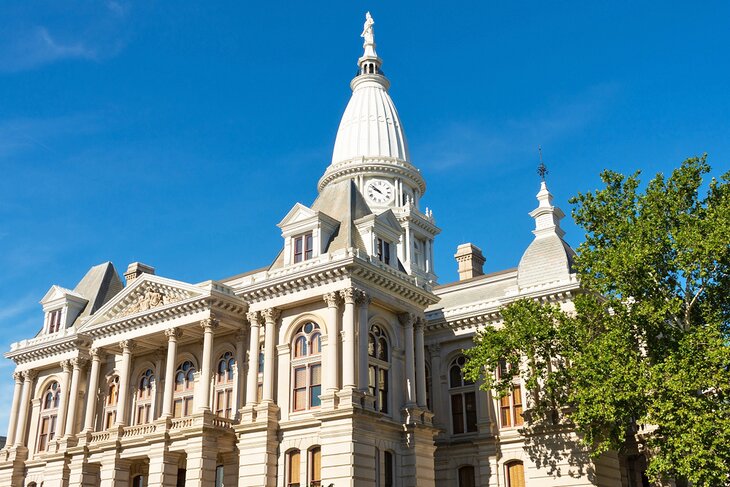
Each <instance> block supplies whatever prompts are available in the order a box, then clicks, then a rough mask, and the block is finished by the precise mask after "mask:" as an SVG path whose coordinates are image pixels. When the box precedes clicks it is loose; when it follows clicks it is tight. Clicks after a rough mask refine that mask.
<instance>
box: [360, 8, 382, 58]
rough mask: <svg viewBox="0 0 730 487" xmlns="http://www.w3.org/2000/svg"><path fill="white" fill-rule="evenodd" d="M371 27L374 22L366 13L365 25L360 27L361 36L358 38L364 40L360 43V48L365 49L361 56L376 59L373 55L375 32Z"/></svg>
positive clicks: (375, 55) (374, 54) (368, 13)
mask: <svg viewBox="0 0 730 487" xmlns="http://www.w3.org/2000/svg"><path fill="white" fill-rule="evenodd" d="M373 25H375V21H374V20H373V17H372V15H370V12H366V13H365V24H364V25H363V26H362V34H360V37H362V38H363V39H364V40H363V43H362V47H363V48H364V49H365V52H364V53H363V55H362V56H363V57H378V55H377V54H376V53H375V32H374V31H373Z"/></svg>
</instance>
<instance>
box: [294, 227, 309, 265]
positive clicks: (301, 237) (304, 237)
mask: <svg viewBox="0 0 730 487" xmlns="http://www.w3.org/2000/svg"><path fill="white" fill-rule="evenodd" d="M297 246H299V249H298V250H297ZM312 258H314V232H312V231H309V232H304V233H300V234H298V235H294V236H293V237H292V263H293V264H299V263H302V262H304V261H307V260H312Z"/></svg>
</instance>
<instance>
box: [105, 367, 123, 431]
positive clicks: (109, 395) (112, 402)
mask: <svg viewBox="0 0 730 487" xmlns="http://www.w3.org/2000/svg"><path fill="white" fill-rule="evenodd" d="M106 391H107V392H106V396H105V398H104V419H103V421H104V424H103V429H105V430H108V429H111V428H113V427H114V425H115V424H116V422H117V407H118V406H119V376H118V375H114V376H112V377H110V378H109V380H108V381H107V387H106Z"/></svg>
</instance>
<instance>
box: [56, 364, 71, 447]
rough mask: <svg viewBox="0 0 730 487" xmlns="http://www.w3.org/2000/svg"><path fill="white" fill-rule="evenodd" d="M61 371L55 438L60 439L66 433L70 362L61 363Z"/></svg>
mask: <svg viewBox="0 0 730 487" xmlns="http://www.w3.org/2000/svg"><path fill="white" fill-rule="evenodd" d="M61 369H62V370H63V372H61V400H60V403H59V405H58V417H59V418H61V420H60V421H59V422H58V424H57V429H56V438H61V437H63V436H64V434H65V433H66V422H65V421H64V419H65V418H66V414H67V413H68V398H69V394H68V390H69V385H70V384H69V382H70V378H69V375H70V374H71V361H70V360H64V361H63V362H61Z"/></svg>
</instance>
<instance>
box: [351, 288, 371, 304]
mask: <svg viewBox="0 0 730 487" xmlns="http://www.w3.org/2000/svg"><path fill="white" fill-rule="evenodd" d="M372 302H373V298H371V297H370V295H368V293H366V292H365V291H363V290H361V289H356V290H355V303H357V305H358V306H369V305H370V303H372Z"/></svg>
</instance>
